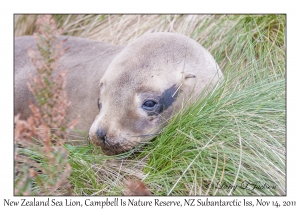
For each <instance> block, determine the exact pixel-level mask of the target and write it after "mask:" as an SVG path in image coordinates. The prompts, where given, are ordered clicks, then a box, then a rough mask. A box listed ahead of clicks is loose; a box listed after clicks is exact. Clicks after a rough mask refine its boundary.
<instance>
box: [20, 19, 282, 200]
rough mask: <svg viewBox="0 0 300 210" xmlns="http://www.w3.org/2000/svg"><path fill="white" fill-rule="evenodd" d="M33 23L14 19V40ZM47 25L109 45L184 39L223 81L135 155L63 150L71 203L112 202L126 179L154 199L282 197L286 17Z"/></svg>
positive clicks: (89, 21)
mask: <svg viewBox="0 0 300 210" xmlns="http://www.w3.org/2000/svg"><path fill="white" fill-rule="evenodd" d="M35 18H36V16H23V15H21V16H16V18H15V20H16V27H15V34H16V35H24V34H30V33H32V32H33V31H34V30H35V29H34V27H33V24H32V22H34V21H33V20H34V19H35ZM54 18H55V19H56V21H57V23H58V26H60V27H62V28H64V31H65V35H72V36H81V37H86V38H90V39H95V40H99V41H105V42H110V43H115V44H128V43H130V42H131V41H133V40H134V39H136V38H137V37H139V36H140V35H142V34H144V33H148V32H157V31H168V32H175V33H180V34H184V35H187V36H189V37H191V38H193V39H195V40H196V41H198V42H199V43H201V44H202V45H203V46H204V47H205V48H207V49H208V50H209V51H210V52H211V53H212V55H213V56H214V57H215V59H216V61H217V62H218V64H219V65H220V67H221V69H222V70H223V72H224V74H225V79H224V81H222V82H221V83H220V84H219V85H218V88H216V89H215V90H214V91H213V92H211V93H210V94H209V95H208V96H207V97H206V98H205V99H204V100H202V101H198V102H197V103H195V104H194V105H193V106H191V107H189V108H188V109H185V110H182V112H181V113H179V114H178V115H177V116H176V117H175V118H174V119H172V120H171V121H170V123H169V125H168V126H167V127H166V128H165V129H164V132H163V133H162V134H161V135H159V136H158V137H157V138H155V139H154V140H153V141H151V142H149V143H148V144H147V145H142V146H141V147H140V148H137V149H136V150H135V151H129V152H127V153H125V154H121V155H118V156H115V157H107V156H104V155H103V154H102V153H101V151H99V149H98V148H95V147H94V146H93V145H91V144H86V145H80V146H72V145H66V148H67V149H68V150H69V152H70V155H69V163H70V165H71V167H72V174H71V176H70V178H69V180H70V183H71V184H72V186H73V191H74V192H73V193H74V194H76V195H120V194H121V193H122V190H123V189H124V187H125V186H124V183H123V180H124V178H125V177H129V178H132V179H140V180H142V181H143V182H144V183H146V184H147V186H148V187H149V189H150V190H151V191H152V193H153V194H154V195H284V194H285V193H286V186H285V173H286V171H285V169H286V167H285V163H286V162H285V161H286V159H285V157H286V154H285V132H286V127H285V123H286V122H285V120H286V119H285V116H286V113H285V109H286V107H285V99H286V96H285V88H286V81H285V74H286V70H285V23H286V19H285V18H286V17H285V15H54ZM247 183H248V189H243V188H244V187H245V186H246V184H247ZM233 186H238V187H237V188H236V189H235V188H233ZM254 186H257V188H255V189H253V188H254ZM260 186H263V187H262V188H259V187H260ZM267 186H269V188H268V187H267Z"/></svg>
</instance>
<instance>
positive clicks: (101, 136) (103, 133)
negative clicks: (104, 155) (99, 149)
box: [96, 128, 106, 142]
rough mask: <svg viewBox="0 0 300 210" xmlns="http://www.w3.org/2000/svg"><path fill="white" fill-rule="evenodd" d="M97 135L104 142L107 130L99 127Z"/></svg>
mask: <svg viewBox="0 0 300 210" xmlns="http://www.w3.org/2000/svg"><path fill="white" fill-rule="evenodd" d="M96 135H97V137H98V138H99V139H101V140H102V141H103V142H106V131H105V130H104V129H101V128H99V129H98V130H97V132H96Z"/></svg>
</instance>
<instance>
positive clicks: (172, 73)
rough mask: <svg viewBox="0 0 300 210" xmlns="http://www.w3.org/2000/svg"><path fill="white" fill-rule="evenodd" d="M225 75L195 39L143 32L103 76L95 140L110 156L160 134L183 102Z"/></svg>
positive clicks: (93, 128)
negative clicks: (145, 33) (144, 33)
mask: <svg viewBox="0 0 300 210" xmlns="http://www.w3.org/2000/svg"><path fill="white" fill-rule="evenodd" d="M222 77H223V74H222V72H221V70H220V68H219V66H218V64H217V63H216V61H215V60H214V58H213V57H212V55H211V54H210V53H209V52H208V51H207V50H206V49H204V48H203V47H202V46H201V45H200V44H199V43H197V42H196V41H194V40H192V39H190V38H188V37H186V36H183V35H178V34H174V33H151V34H147V35H144V36H142V37H140V38H138V39H137V40H135V41H134V42H133V43H131V44H130V45H128V46H127V47H126V48H124V49H123V50H122V51H121V52H120V53H119V54H118V55H117V56H116V57H115V58H114V60H113V61H112V62H111V64H110V65H109V67H108V69H107V70H106V72H105V73H104V75H103V77H102V78H101V80H100V94H99V102H98V107H99V114H98V115H97V116H96V118H95V121H94V122H93V124H92V126H91V128H90V131H89V137H90V139H91V141H92V142H93V143H94V144H96V145H99V146H100V147H101V148H102V150H103V152H104V153H105V154H107V155H114V154H118V153H122V152H124V151H127V150H130V149H132V148H133V147H135V146H137V145H138V144H140V143H142V142H145V141H148V140H149V139H152V138H153V137H155V135H157V134H158V133H159V132H160V131H161V129H162V128H163V127H164V126H165V125H166V123H167V121H168V119H169V118H170V117H171V116H172V114H174V113H177V112H178V111H179V109H180V108H182V105H184V106H188V105H189V104H191V103H193V102H194V101H195V100H196V99H197V98H198V97H199V95H200V94H201V93H202V92H203V91H204V89H205V88H207V90H210V89H211V88H212V87H213V85H215V84H216V83H217V81H218V80H219V79H220V78H222Z"/></svg>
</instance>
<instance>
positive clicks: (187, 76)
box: [184, 73, 196, 79]
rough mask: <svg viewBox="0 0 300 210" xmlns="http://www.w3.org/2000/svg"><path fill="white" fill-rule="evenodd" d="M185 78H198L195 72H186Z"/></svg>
mask: <svg viewBox="0 0 300 210" xmlns="http://www.w3.org/2000/svg"><path fill="white" fill-rule="evenodd" d="M184 78H185V79H188V78H196V75H195V74H191V73H186V74H185V75H184Z"/></svg>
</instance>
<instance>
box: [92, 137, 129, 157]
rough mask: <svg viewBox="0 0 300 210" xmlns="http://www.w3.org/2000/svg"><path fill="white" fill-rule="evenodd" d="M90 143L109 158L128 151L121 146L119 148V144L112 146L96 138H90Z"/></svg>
mask: <svg viewBox="0 0 300 210" xmlns="http://www.w3.org/2000/svg"><path fill="white" fill-rule="evenodd" d="M91 142H92V143H93V144H94V145H96V146H99V147H101V150H102V152H103V153H104V154H105V155H108V156H111V155H117V154H120V153H124V152H126V151H127V150H129V149H125V148H124V147H123V146H121V145H120V144H119V143H116V144H112V143H109V142H107V140H106V141H103V139H99V138H97V137H95V136H94V137H92V138H91Z"/></svg>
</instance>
